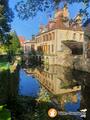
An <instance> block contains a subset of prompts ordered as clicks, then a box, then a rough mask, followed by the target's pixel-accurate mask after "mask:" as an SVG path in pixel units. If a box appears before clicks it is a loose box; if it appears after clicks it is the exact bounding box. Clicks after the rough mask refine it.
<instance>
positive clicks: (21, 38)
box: [18, 36, 25, 48]
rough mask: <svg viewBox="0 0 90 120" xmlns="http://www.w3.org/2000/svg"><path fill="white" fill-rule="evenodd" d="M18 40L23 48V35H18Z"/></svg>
mask: <svg viewBox="0 0 90 120" xmlns="http://www.w3.org/2000/svg"><path fill="white" fill-rule="evenodd" d="M18 38H19V42H20V45H21V47H22V48H24V43H25V38H24V37H23V36H18Z"/></svg>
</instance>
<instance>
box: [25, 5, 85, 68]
mask: <svg viewBox="0 0 90 120" xmlns="http://www.w3.org/2000/svg"><path fill="white" fill-rule="evenodd" d="M83 41H84V32H83V30H82V26H81V16H79V14H78V16H76V17H75V19H74V20H69V12H68V8H67V5H65V6H64V8H63V9H56V11H55V14H54V17H53V18H52V19H50V20H49V22H48V24H47V25H46V26H44V25H40V30H39V34H38V35H36V36H35V37H34V39H33V40H31V41H29V43H28V44H27V42H26V43H25V47H26V48H27V46H28V47H30V48H28V49H29V50H30V49H31V46H32V45H33V46H34V47H35V50H38V49H41V50H42V52H43V58H44V63H45V64H65V63H68V61H69V64H68V65H70V64H71V62H72V60H71V61H70V59H71V55H72V54H73V51H72V49H71V48H73V47H75V48H78V47H79V46H78V43H79V45H80V46H81V47H83ZM67 44H68V45H67ZM69 44H70V45H69ZM70 46H72V47H70ZM68 65H67V66H68Z"/></svg>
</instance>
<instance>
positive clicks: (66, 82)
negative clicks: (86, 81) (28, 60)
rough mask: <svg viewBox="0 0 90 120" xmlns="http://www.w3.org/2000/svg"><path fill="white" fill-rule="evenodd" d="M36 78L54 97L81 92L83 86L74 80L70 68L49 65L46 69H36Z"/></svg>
mask: <svg viewBox="0 0 90 120" xmlns="http://www.w3.org/2000/svg"><path fill="white" fill-rule="evenodd" d="M34 72H35V76H36V78H37V79H38V80H39V81H40V83H41V84H42V85H43V86H44V87H46V88H47V89H48V90H49V91H50V92H51V93H53V94H54V95H59V94H65V93H70V92H75V91H80V90H81V86H80V85H79V84H78V83H77V81H76V80H75V79H74V78H73V75H72V70H71V69H69V68H65V67H61V66H56V65H49V66H45V67H44V69H35V71H34Z"/></svg>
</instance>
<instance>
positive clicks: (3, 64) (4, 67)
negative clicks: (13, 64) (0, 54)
mask: <svg viewBox="0 0 90 120" xmlns="http://www.w3.org/2000/svg"><path fill="white" fill-rule="evenodd" d="M7 69H8V62H0V70H7Z"/></svg>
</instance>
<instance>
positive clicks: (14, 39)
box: [8, 32, 20, 55]
mask: <svg viewBox="0 0 90 120" xmlns="http://www.w3.org/2000/svg"><path fill="white" fill-rule="evenodd" d="M8 47H9V49H8V50H9V52H11V53H12V54H13V55H14V54H17V53H18V52H19V50H20V42H19V39H18V36H17V34H16V32H12V33H11V39H10V41H9V46H8Z"/></svg>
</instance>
